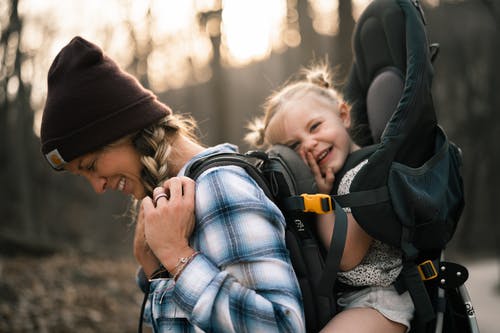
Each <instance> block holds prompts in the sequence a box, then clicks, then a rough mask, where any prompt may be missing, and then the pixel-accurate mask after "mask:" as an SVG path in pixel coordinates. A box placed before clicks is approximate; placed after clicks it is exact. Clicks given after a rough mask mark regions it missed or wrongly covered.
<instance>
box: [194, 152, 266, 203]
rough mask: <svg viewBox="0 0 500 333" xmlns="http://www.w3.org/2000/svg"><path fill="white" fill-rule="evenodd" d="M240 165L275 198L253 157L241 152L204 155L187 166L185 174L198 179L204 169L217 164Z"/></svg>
mask: <svg viewBox="0 0 500 333" xmlns="http://www.w3.org/2000/svg"><path fill="white" fill-rule="evenodd" d="M228 165H235V166H239V167H241V168H243V169H245V171H247V172H248V174H249V175H250V176H251V177H252V178H253V179H254V180H255V181H256V182H257V184H258V185H259V187H261V188H262V190H264V193H265V194H266V195H267V196H268V197H269V198H271V200H273V196H272V194H271V190H270V189H269V186H268V184H267V182H266V181H265V179H264V178H263V176H262V174H261V173H260V171H259V169H258V168H257V166H256V165H255V164H254V163H252V157H250V156H248V155H244V154H240V153H216V154H211V155H207V156H205V157H202V158H200V159H198V160H196V161H194V162H193V163H191V164H190V165H188V166H187V168H186V171H185V172H184V175H185V176H186V177H189V178H191V179H193V180H196V179H197V178H198V176H199V175H201V174H202V173H203V172H204V171H206V170H208V169H210V168H213V167H217V166H228Z"/></svg>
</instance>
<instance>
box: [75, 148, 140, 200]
mask: <svg viewBox="0 0 500 333" xmlns="http://www.w3.org/2000/svg"><path fill="white" fill-rule="evenodd" d="M65 169H66V170H67V171H69V172H71V173H73V174H75V175H79V176H83V177H85V179H87V181H88V182H89V183H90V185H92V188H93V189H94V191H95V192H96V193H103V192H105V191H106V190H108V189H111V190H116V191H120V192H123V193H126V194H132V195H133V196H134V197H135V198H136V199H142V198H143V197H144V196H145V189H144V186H143V185H142V182H141V170H142V164H141V162H140V157H139V154H138V153H137V151H136V150H135V149H134V147H133V146H132V144H130V143H121V144H117V145H112V146H109V147H106V148H105V149H103V150H100V151H98V152H94V153H89V154H85V155H83V156H81V157H78V158H75V159H74V160H73V161H71V162H69V163H68V164H67V165H66V166H65Z"/></svg>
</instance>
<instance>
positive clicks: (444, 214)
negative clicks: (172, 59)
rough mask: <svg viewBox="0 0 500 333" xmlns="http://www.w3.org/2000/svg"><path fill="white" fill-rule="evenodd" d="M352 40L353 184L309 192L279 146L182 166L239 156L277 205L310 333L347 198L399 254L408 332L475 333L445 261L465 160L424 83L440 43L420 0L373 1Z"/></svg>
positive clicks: (310, 186)
mask: <svg viewBox="0 0 500 333" xmlns="http://www.w3.org/2000/svg"><path fill="white" fill-rule="evenodd" d="M353 48H354V61H353V66H352V68H351V71H350V74H349V80H348V82H347V84H346V86H345V89H344V95H345V98H346V100H347V101H348V102H350V103H351V104H352V111H351V112H352V113H353V117H354V120H355V122H356V124H357V125H361V126H359V128H361V130H364V131H365V135H364V136H363V137H362V140H364V141H363V142H361V145H363V148H361V149H360V150H358V151H356V152H355V153H353V154H351V155H350V156H349V158H348V160H347V161H346V164H345V166H344V168H343V169H342V170H341V171H340V172H339V173H337V174H336V177H335V179H336V181H338V180H340V179H341V178H342V175H343V174H344V173H345V172H346V171H348V170H350V169H351V168H352V167H354V166H356V165H357V164H358V163H360V162H361V161H364V160H367V162H366V165H365V166H364V167H363V168H362V169H361V170H360V171H359V172H358V173H357V175H356V176H355V178H354V179H353V181H352V184H351V186H350V189H349V191H350V193H348V194H345V195H335V194H334V195H324V194H315V193H316V192H317V191H316V185H315V183H314V177H313V176H312V174H311V171H310V170H309V168H308V167H307V166H306V165H305V164H304V162H303V161H302V160H301V159H300V157H298V155H297V154H296V153H295V152H294V151H293V150H291V149H289V148H287V147H285V146H280V145H276V146H273V147H271V148H270V149H269V150H267V151H265V152H263V151H250V152H247V153H245V154H238V153H219V154H214V155H209V156H206V157H205V158H202V159H200V160H198V161H196V162H195V163H193V164H192V165H190V166H189V167H188V169H187V170H186V173H185V175H186V176H189V177H191V178H193V179H196V178H197V177H198V176H199V175H200V174H201V173H202V172H203V171H205V170H207V169H209V168H211V167H214V166H223V165H239V166H241V167H243V168H245V169H246V170H247V172H248V173H249V174H250V175H251V176H252V177H253V178H254V179H255V181H256V182H257V183H258V184H259V185H260V186H261V187H262V189H263V190H264V191H265V193H266V194H267V196H268V197H269V198H270V199H271V200H273V201H274V202H275V203H276V204H277V206H278V207H279V208H280V209H281V210H282V212H283V214H284V216H285V219H286V223H287V230H286V236H285V237H286V244H287V248H288V249H289V251H290V257H291V260H292V265H293V267H294V270H295V272H296V275H297V277H298V280H299V284H300V288H301V291H302V296H303V302H304V310H305V318H306V329H307V331H308V332H318V331H319V330H320V329H321V328H322V327H323V326H324V325H325V324H326V323H327V322H328V321H329V320H330V319H331V318H332V317H333V316H334V315H335V314H336V312H337V309H336V302H335V292H334V288H335V280H336V275H337V272H338V266H339V263H340V259H341V257H342V253H343V249H344V244H345V237H346V231H347V218H346V215H345V213H344V211H343V210H342V209H341V208H342V207H351V212H352V214H353V216H354V217H355V219H356V221H357V222H358V224H359V225H360V226H361V227H362V228H363V229H364V230H365V231H366V232H367V233H368V234H369V235H370V236H372V237H374V238H375V239H378V240H380V241H382V242H385V243H387V244H390V245H393V246H396V247H398V248H400V249H401V250H402V252H403V253H404V256H403V270H402V272H401V274H400V276H399V278H398V281H397V284H396V285H397V288H398V291H400V292H404V291H406V290H408V291H409V292H410V295H411V297H412V300H413V302H414V304H415V309H416V310H415V318H414V320H413V321H412V328H411V332H413V333H421V332H425V333H427V332H431V331H432V332H464V333H465V332H478V328H477V322H476V319H475V314H474V309H473V307H472V304H471V302H470V299H469V296H468V294H467V290H466V288H465V286H464V282H465V281H466V280H467V278H468V272H467V269H466V268H465V267H463V266H462V265H459V264H456V263H451V262H446V261H444V260H443V259H444V255H443V250H444V249H445V247H446V245H447V243H448V242H449V241H450V239H451V238H452V236H453V234H454V232H455V229H456V226H457V223H458V221H459V218H460V215H461V213H462V210H463V206H464V196H463V195H464V194H463V182H462V177H461V172H460V171H461V170H460V169H461V163H462V157H461V152H460V150H459V148H458V147H457V146H456V145H455V144H453V143H452V142H450V141H449V140H448V139H447V137H446V134H445V132H444V130H443V129H442V128H441V127H440V126H439V125H437V120H436V115H435V110H434V105H433V101H432V95H431V84H432V77H433V67H432V61H433V59H434V58H435V56H436V55H437V50H438V49H437V46H436V45H429V44H428V40H427V35H426V29H425V18H424V14H423V11H422V9H421V7H420V5H419V3H418V1H417V0H373V1H372V2H371V3H370V5H368V7H367V8H366V9H365V11H364V12H363V14H362V15H361V16H360V18H359V20H358V22H357V23H356V28H355V31H354V34H353ZM337 187H338V184H337V183H335V184H334V191H333V193H336V188H337ZM332 209H333V210H334V211H335V214H336V220H335V228H334V233H333V237H332V241H331V245H330V248H329V250H328V251H327V252H326V253H325V251H323V250H322V248H321V246H320V245H319V243H318V240H317V237H316V235H315V234H314V231H313V230H312V227H311V222H312V221H313V219H315V217H316V214H320V213H326V212H330V211H331V210H332ZM373 217H376V218H373Z"/></svg>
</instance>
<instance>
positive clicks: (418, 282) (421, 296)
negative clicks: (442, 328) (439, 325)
mask: <svg viewBox="0 0 500 333" xmlns="http://www.w3.org/2000/svg"><path fill="white" fill-rule="evenodd" d="M399 278H400V279H402V282H403V283H404V286H405V287H406V289H407V290H408V292H409V293H410V296H411V299H412V300H413V304H414V305H415V314H416V315H417V318H418V319H419V321H420V322H421V323H422V324H424V323H428V322H429V321H431V320H432V319H434V318H435V317H436V314H435V313H434V307H433V305H432V302H431V300H430V298H429V294H428V293H427V289H426V288H425V285H424V282H423V281H422V279H421V277H420V273H419V272H418V269H417V265H415V263H413V262H405V263H404V264H403V270H402V271H401V273H400V276H399Z"/></svg>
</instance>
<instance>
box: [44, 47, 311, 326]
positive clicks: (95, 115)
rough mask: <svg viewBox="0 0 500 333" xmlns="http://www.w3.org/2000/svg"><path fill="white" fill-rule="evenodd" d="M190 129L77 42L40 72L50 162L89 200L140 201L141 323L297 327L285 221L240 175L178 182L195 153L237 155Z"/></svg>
mask: <svg viewBox="0 0 500 333" xmlns="http://www.w3.org/2000/svg"><path fill="white" fill-rule="evenodd" d="M193 125H194V123H193V122H192V121H190V120H189V119H187V118H185V117H182V116H180V115H177V114H175V113H173V112H172V110H170V108H168V107H167V106H166V105H164V104H162V103H160V102H159V101H158V100H157V99H156V97H155V96H154V95H153V94H152V93H151V92H150V91H148V90H146V89H144V88H143V87H142V86H141V85H140V84H139V83H138V82H137V80H135V79H134V78H133V77H131V76H130V75H128V74H127V73H125V72H124V71H122V70H121V69H120V68H119V67H118V66H117V64H116V63H115V62H114V61H113V60H112V59H110V58H109V57H108V56H106V55H105V54H103V52H102V50H101V49H100V48H99V47H98V46H96V45H94V44H92V43H90V42H88V41H86V40H84V39H83V38H81V37H75V38H74V39H73V40H71V42H70V43H69V44H68V45H67V46H65V47H64V48H63V49H62V50H61V51H60V52H59V54H58V55H57V56H56V58H55V60H54V62H53V64H52V65H51V67H50V69H49V73H48V96H47V102H46V105H45V109H44V113H43V118H42V125H41V141H42V152H43V154H44V155H45V157H46V159H47V160H48V162H49V163H50V164H51V165H52V167H53V168H55V169H56V170H66V171H69V172H71V173H73V174H75V175H79V176H83V177H85V178H86V179H87V180H88V181H89V183H90V184H91V185H92V187H93V188H94V190H95V191H96V192H97V193H102V192H104V191H106V190H108V189H112V190H118V191H121V192H123V193H125V194H129V195H132V196H133V197H134V198H135V199H136V200H141V201H142V204H141V206H140V212H139V216H138V223H137V225H136V235H135V240H134V254H135V257H136V259H137V260H138V262H139V264H140V265H141V266H142V268H143V271H144V273H145V275H146V276H147V277H148V279H149V280H150V283H149V296H148V302H147V305H146V311H145V314H144V318H145V319H146V322H149V323H150V324H151V325H152V327H153V329H154V330H155V331H158V332H160V331H164V330H170V331H173V332H175V331H182V332H184V331H189V332H191V331H200V330H201V331H216V332H242V331H250V332H277V331H279V332H302V331H304V319H303V309H302V305H301V302H300V290H299V287H298V283H297V281H296V278H295V275H294V272H293V270H292V268H291V264H290V260H289V257H288V252H287V250H286V247H285V241H284V227H285V222H284V218H283V216H282V214H281V213H280V211H279V210H278V209H277V208H276V206H275V205H274V204H273V203H272V202H271V201H269V200H268V199H267V198H266V196H265V194H264V192H263V191H262V190H261V189H260V188H259V187H258V186H257V185H256V183H255V182H254V181H253V179H252V178H251V177H250V176H249V175H248V174H247V173H246V172H245V171H244V170H243V169H242V168H239V167H236V166H224V167H217V168H213V169H210V170H207V171H206V172H205V173H204V174H202V175H201V176H200V177H199V178H198V179H197V181H196V184H194V183H193V181H191V180H190V179H188V178H186V177H183V176H182V175H183V171H184V169H185V168H186V166H187V165H189V164H190V163H192V162H193V161H195V160H197V159H199V158H200V157H202V156H205V155H207V154H210V153H213V152H223V151H235V150H236V147H235V146H232V145H229V144H222V145H218V146H215V147H211V148H205V147H203V146H202V145H201V144H200V143H199V142H198V141H197V140H196V138H195V135H194V131H193V130H194V127H193ZM193 199H194V200H195V201H193ZM194 207H196V208H194ZM193 212H194V214H193ZM165 272H167V273H169V274H165Z"/></svg>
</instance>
